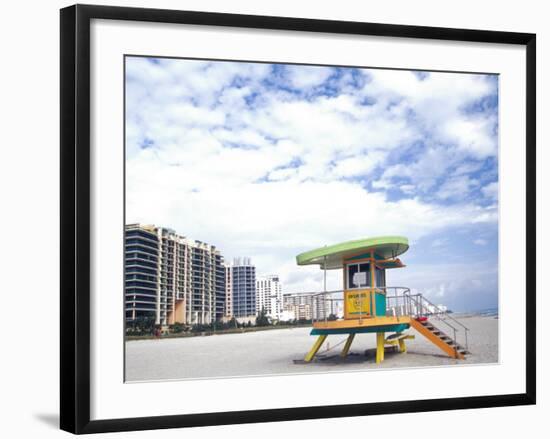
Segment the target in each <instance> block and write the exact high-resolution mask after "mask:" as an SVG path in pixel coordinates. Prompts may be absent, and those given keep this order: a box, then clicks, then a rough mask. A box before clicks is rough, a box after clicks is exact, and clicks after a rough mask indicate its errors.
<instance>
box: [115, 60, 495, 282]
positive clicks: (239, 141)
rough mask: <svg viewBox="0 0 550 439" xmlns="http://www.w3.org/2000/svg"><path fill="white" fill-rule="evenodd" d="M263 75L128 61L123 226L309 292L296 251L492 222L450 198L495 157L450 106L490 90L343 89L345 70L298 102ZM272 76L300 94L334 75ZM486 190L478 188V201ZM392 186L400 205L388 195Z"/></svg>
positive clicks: (430, 85) (470, 85) (445, 79)
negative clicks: (147, 229)
mask: <svg viewBox="0 0 550 439" xmlns="http://www.w3.org/2000/svg"><path fill="white" fill-rule="evenodd" d="M270 68H271V67H270V66H269V65H264V64H244V63H208V62H199V61H178V60H163V61H161V62H159V63H156V64H154V63H151V62H149V61H147V60H145V59H129V60H128V66H127V73H128V83H127V109H128V114H127V131H126V133H127V138H126V141H127V167H126V171H127V186H126V187H127V220H128V222H144V223H156V224H159V225H164V226H168V227H171V228H173V229H175V230H177V231H178V232H179V233H181V234H185V235H187V236H190V237H192V238H195V239H200V240H202V241H206V242H209V243H212V244H215V245H217V246H218V247H219V248H220V249H221V250H222V252H223V254H224V255H225V256H226V257H228V258H229V259H231V258H232V257H234V256H251V257H252V258H253V259H254V262H255V263H256V265H257V266H258V271H259V273H264V274H267V273H271V272H278V274H280V275H281V277H282V278H283V281H284V282H285V289H286V288H288V289H291V290H299V289H308V288H314V287H315V288H318V286H319V284H320V283H319V282H320V275H321V274H320V272H319V270H318V269H316V268H315V267H297V266H296V264H295V259H294V258H295V256H296V254H298V253H300V252H302V251H306V250H309V249H312V248H315V247H319V246H322V245H325V244H332V243H336V242H339V241H343V240H348V239H356V238H359V237H367V236H373V235H384V234H399V235H405V236H408V237H409V238H410V239H411V240H413V241H414V240H418V239H419V238H421V237H424V236H429V235H431V234H434V233H437V232H438V231H442V230H446V229H449V228H453V227H462V226H464V225H468V224H472V223H487V224H493V225H494V224H496V221H497V210H496V206H495V205H493V206H491V207H490V208H487V207H483V206H482V205H478V204H476V202H475V201H466V199H465V198H464V197H462V196H461V194H463V193H465V192H468V191H473V190H475V189H477V188H478V186H479V185H480V184H481V183H480V182H479V181H478V180H477V179H476V178H475V176H473V174H475V172H477V171H478V170H479V163H480V160H482V159H485V158H487V157H491V156H493V155H495V154H496V148H495V145H496V137H495V136H494V135H492V134H491V133H492V132H493V130H494V123H496V122H495V120H493V119H492V118H491V117H490V116H487V115H486V114H485V113H483V112H482V113H479V114H477V113H476V114H465V113H464V112H463V109H464V108H465V107H466V106H467V105H468V104H471V103H472V102H474V101H476V100H478V99H480V98H482V97H484V96H486V95H487V94H488V93H491V90H492V85H491V83H490V82H488V81H487V80H485V79H484V78H482V77H479V76H476V75H462V74H456V75H451V74H435V73H434V74H430V75H429V77H427V78H426V79H424V80H423V81H419V80H418V78H417V77H416V76H415V75H413V74H411V73H410V72H397V71H395V72H394V71H387V70H384V71H377V70H369V71H368V73H367V72H362V73H358V74H357V76H358V77H359V84H360V86H359V88H354V86H353V84H352V83H353V81H352V78H351V75H350V73H349V71H345V72H344V73H343V74H342V75H341V78H340V80H339V81H340V82H339V83H338V84H336V85H334V86H335V87H339V90H340V92H339V93H337V94H335V95H330V96H328V95H324V94H318V95H315V94H311V93H310V94H308V95H307V99H306V98H304V97H303V96H299V95H295V94H292V93H289V92H287V91H285V90H284V89H283V88H278V87H277V86H276V85H270V86H268V85H266V83H265V81H266V80H269V81H271V82H273V81H276V80H277V78H274V77H273V75H272V72H271V70H270ZM286 72H287V76H285V77H283V78H282V79H280V80H281V81H290V82H291V83H292V84H293V86H294V87H297V88H300V89H308V90H310V89H314V88H315V87H317V86H319V85H322V84H323V83H325V81H326V80H327V78H329V76H330V75H332V74H333V73H334V71H333V70H332V69H328V68H318V67H307V68H304V67H287V68H286ZM366 78H368V80H366ZM331 80H332V79H331ZM310 91H311V90H310ZM365 100H367V101H368V102H367V103H365ZM145 139H147V140H148V141H151V142H152V145H151V146H150V147H148V148H142V147H141V145H142V143H143V142H144V140H145ZM380 174H382V175H381V177H380V178H379V179H376V178H375V177H374V176H375V175H380ZM367 183H370V184H371V185H372V187H373V188H375V189H379V190H382V191H380V192H372V191H369V190H368V189H367V187H368V185H367ZM493 185H496V183H490V184H489V185H487V186H486V187H484V188H483V189H482V192H483V194H484V195H486V196H487V197H490V196H492V195H491V194H492V193H493V192H494V191H496V189H494V188H496V186H493ZM393 188H398V189H400V190H401V192H402V193H403V194H404V195H405V196H406V198H403V199H395V200H392V199H391V198H389V197H388V195H387V193H386V190H389V189H393ZM426 194H428V195H430V196H429V197H425V195H426ZM434 200H435V201H434ZM442 200H444V201H445V203H442V202H441V201H442ZM329 281H330V282H333V283H334V284H335V286H339V282H340V281H341V280H340V278H339V276H338V275H337V274H333V275H331V278H330V280H329Z"/></svg>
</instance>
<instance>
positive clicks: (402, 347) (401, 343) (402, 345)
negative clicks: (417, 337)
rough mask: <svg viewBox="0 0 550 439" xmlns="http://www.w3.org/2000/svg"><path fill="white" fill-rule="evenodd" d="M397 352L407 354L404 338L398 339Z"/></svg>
mask: <svg viewBox="0 0 550 439" xmlns="http://www.w3.org/2000/svg"><path fill="white" fill-rule="evenodd" d="M399 352H401V353H402V354H406V353H407V345H406V344H405V339H404V338H400V339H399Z"/></svg>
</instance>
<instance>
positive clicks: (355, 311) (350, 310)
mask: <svg viewBox="0 0 550 439" xmlns="http://www.w3.org/2000/svg"><path fill="white" fill-rule="evenodd" d="M345 275H346V276H345V277H346V281H345V292H344V318H346V319H357V318H360V317H361V316H363V317H368V316H370V315H371V293H372V289H371V271H370V264H369V263H367V262H362V263H356V264H347V265H345Z"/></svg>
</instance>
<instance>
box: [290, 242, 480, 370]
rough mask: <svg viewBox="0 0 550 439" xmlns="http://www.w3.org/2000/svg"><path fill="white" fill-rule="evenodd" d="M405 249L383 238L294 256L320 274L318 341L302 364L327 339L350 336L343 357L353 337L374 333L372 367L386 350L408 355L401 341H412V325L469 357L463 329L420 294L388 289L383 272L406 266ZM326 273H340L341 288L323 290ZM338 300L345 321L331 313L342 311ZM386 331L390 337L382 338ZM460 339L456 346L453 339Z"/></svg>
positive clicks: (315, 309)
mask: <svg viewBox="0 0 550 439" xmlns="http://www.w3.org/2000/svg"><path fill="white" fill-rule="evenodd" d="M408 248H409V241H408V239H407V238H405V237H402V236H383V237H376V238H368V239H359V240H355V241H348V242H343V243H340V244H335V245H331V246H325V247H321V248H318V249H315V250H311V251H308V252H305V253H301V254H299V255H298V256H297V257H296V260H297V263H298V265H319V266H320V268H321V269H323V270H324V288H323V291H322V292H320V293H314V294H312V295H311V308H312V310H311V312H312V317H313V318H312V321H313V329H312V330H311V335H316V336H318V338H317V340H316V341H315V343H314V344H313V347H312V348H311V350H310V351H309V353H308V354H307V355H306V357H305V361H306V362H310V361H311V360H313V358H314V357H315V355H316V354H317V352H318V351H319V349H320V348H321V346H322V345H323V343H324V341H325V340H326V338H327V337H328V336H329V335H332V334H340V335H341V334H347V335H348V337H347V339H346V342H345V344H344V348H343V349H342V352H341V354H340V355H341V356H342V357H346V356H347V354H348V352H349V349H350V347H351V345H352V343H353V340H354V338H355V336H356V334H363V333H376V363H380V362H382V361H383V360H384V352H385V347H386V346H394V347H395V348H398V349H399V351H400V352H403V353H404V352H406V344H405V341H406V340H408V339H413V338H414V335H411V334H408V333H406V332H405V331H406V330H407V329H409V328H410V327H413V328H414V329H416V330H417V331H418V332H419V333H420V334H422V335H423V336H425V337H426V338H427V339H428V340H430V341H431V342H432V343H434V344H435V345H436V346H438V347H439V348H440V349H442V350H443V351H444V352H445V353H446V354H447V355H449V356H450V357H452V358H457V359H464V356H465V355H466V354H468V353H469V352H468V351H467V345H468V328H466V326H464V325H463V324H461V323H460V322H458V321H457V320H456V319H454V318H452V317H451V316H450V315H449V313H447V312H446V309H442V308H441V307H440V306H437V305H434V304H433V303H431V302H430V301H429V300H427V299H426V298H425V297H423V296H422V295H421V294H411V291H410V289H409V288H407V287H391V286H387V285H386V270H389V269H393V268H402V267H405V265H404V264H403V263H402V262H401V260H400V259H399V258H398V256H400V255H402V254H403V253H405V252H406V251H407V250H408ZM327 270H342V277H343V285H344V288H343V289H342V290H336V291H327V289H326V272H327ZM342 302H343V318H338V317H337V316H336V315H335V314H337V312H335V310H338V309H341V308H342ZM339 305H340V306H339ZM434 321H437V322H438V326H436V325H435V324H434ZM440 322H441V324H439V323H440ZM441 327H445V329H446V331H447V332H448V333H449V334H447V333H446V332H444V331H443V330H442V329H441ZM386 333H391V334H390V335H389V336H388V337H386ZM461 335H462V337H463V339H462V340H461V342H462V343H459V342H458V340H457V337H460V336H461Z"/></svg>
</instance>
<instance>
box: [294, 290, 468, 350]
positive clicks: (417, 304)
mask: <svg viewBox="0 0 550 439" xmlns="http://www.w3.org/2000/svg"><path fill="white" fill-rule="evenodd" d="M365 290H367V291H368V290H370V291H372V290H374V291H375V292H376V293H380V294H384V295H385V296H386V316H393V317H401V316H410V317H412V318H419V317H430V318H433V319H436V320H437V321H438V322H441V323H442V324H443V325H444V326H443V327H444V328H445V329H446V330H447V331H450V335H449V337H451V338H452V340H453V341H454V343H455V345H458V344H461V345H462V346H464V347H465V348H466V349H468V332H469V329H468V327H466V326H465V325H464V324H463V323H461V322H459V321H458V320H457V319H455V318H454V317H452V316H451V314H450V313H449V312H447V310H446V309H442V308H441V307H439V306H438V305H436V304H434V303H433V302H431V301H430V300H428V299H426V298H425V297H424V296H423V295H422V294H420V293H415V294H413V293H411V290H410V288H408V287H374V288H373V287H365V288H364V289H361V290H358V292H359V291H361V292H363V293H364V292H365ZM348 291H353V290H348ZM292 300H294V302H295V303H292V304H291V306H294V307H295V310H301V311H300V313H301V314H300V317H301V318H303V319H305V320H311V321H312V323H313V322H319V321H324V322H328V321H330V320H337V319H339V318H340V317H339V316H340V315H341V314H342V313H343V311H344V306H343V302H344V290H331V291H323V292H305V293H299V294H295V295H293V296H292ZM356 300H357V301H358V304H357V306H356V307H357V308H358V309H359V312H358V314H357V318H358V319H359V320H362V319H364V318H369V317H371V314H369V313H363V309H364V301H365V300H371V301H372V302H371V304H370V309H371V310H373V309H375V303H374V300H375V299H374V295H370V294H359V295H358V297H357V298H356ZM296 318H298V316H297V317H296ZM438 329H440V330H441V328H438Z"/></svg>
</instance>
